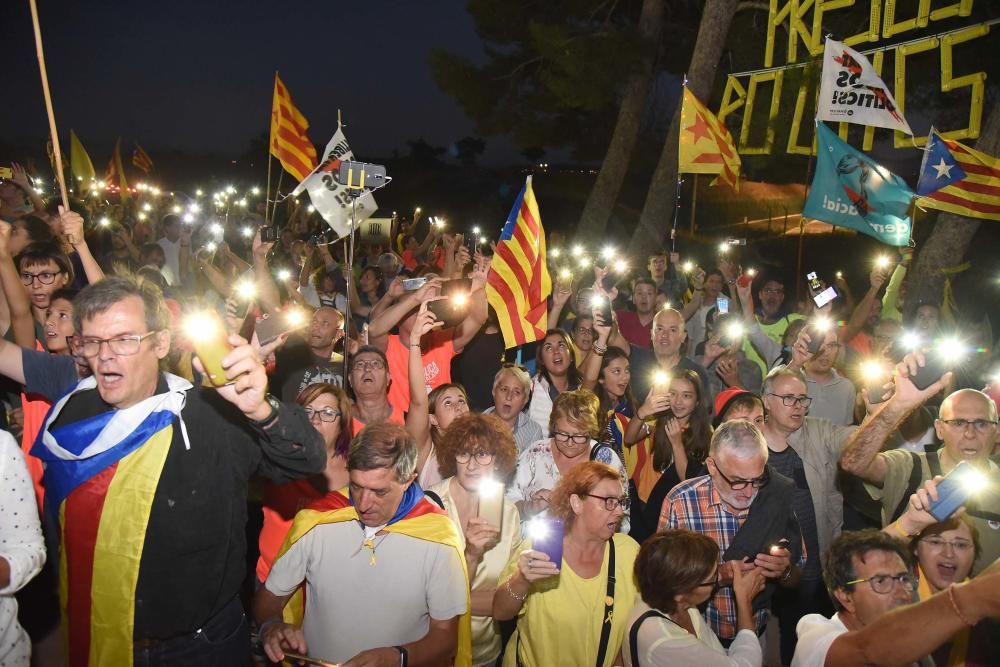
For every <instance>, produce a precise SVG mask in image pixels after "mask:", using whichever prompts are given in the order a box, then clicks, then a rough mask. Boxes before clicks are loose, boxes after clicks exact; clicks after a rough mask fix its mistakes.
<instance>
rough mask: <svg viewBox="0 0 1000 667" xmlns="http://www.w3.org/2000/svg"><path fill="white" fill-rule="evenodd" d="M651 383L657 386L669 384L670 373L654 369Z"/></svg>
mask: <svg viewBox="0 0 1000 667" xmlns="http://www.w3.org/2000/svg"><path fill="white" fill-rule="evenodd" d="M653 384H654V385H655V386H657V387H666V386H667V385H668V384H670V373H668V372H666V371H654V372H653Z"/></svg>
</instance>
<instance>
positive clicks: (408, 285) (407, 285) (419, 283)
mask: <svg viewBox="0 0 1000 667" xmlns="http://www.w3.org/2000/svg"><path fill="white" fill-rule="evenodd" d="M426 284H427V278H424V277H420V278H406V279H404V280H403V289H404V290H406V291H407V292H413V291H414V290H418V289H420V288H421V287H423V286H424V285H426Z"/></svg>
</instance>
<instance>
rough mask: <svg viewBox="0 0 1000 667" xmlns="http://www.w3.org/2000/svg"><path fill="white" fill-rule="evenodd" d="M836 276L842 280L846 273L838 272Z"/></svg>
mask: <svg viewBox="0 0 1000 667" xmlns="http://www.w3.org/2000/svg"><path fill="white" fill-rule="evenodd" d="M835 275H836V276H837V280H842V279H843V277H844V272H843V271H837V273H836V274H835Z"/></svg>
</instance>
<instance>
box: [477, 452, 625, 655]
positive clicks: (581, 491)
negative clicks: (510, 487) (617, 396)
mask: <svg viewBox="0 0 1000 667" xmlns="http://www.w3.org/2000/svg"><path fill="white" fill-rule="evenodd" d="M627 502H628V501H627V497H626V496H624V495H623V494H622V487H621V479H620V477H619V473H618V471H616V470H615V469H614V468H611V467H609V466H606V465H604V464H602V463H597V462H595V461H588V462H585V463H582V464H580V465H578V466H576V467H575V468H573V469H572V470H571V471H569V472H568V473H567V474H566V475H565V476H564V477H563V478H562V479H561V480H560V481H559V484H558V485H557V486H556V488H555V489H554V490H553V492H552V505H551V515H552V516H551V517H549V518H546V519H538V520H536V521H539V522H542V523H538V524H529V531H530V532H529V534H528V539H529V540H530V544H531V548H529V549H525V550H524V551H522V552H521V553H519V554H517V555H516V556H515V557H514V558H512V559H511V560H510V562H509V563H507V567H506V568H505V570H504V573H503V575H501V577H500V581H501V582H502V583H501V584H500V586H499V587H498V588H497V591H496V594H495V595H494V596H493V616H494V618H496V619H497V620H508V619H513V618H516V619H517V630H516V631H515V633H514V636H513V637H512V638H511V640H510V642H509V643H508V644H507V650H506V652H505V654H504V661H503V665H504V667H515V665H524V667H547V666H548V665H579V666H580V667H590V666H591V665H596V667H609V666H610V665H612V664H615V663H616V662H618V663H619V664H620V660H619V651H620V649H621V645H622V640H623V638H624V635H625V621H626V616H627V614H628V610H630V609H631V608H632V605H633V604H634V603H635V600H636V593H637V591H636V586H635V580H634V578H633V577H632V569H633V563H634V562H635V557H636V554H637V553H638V551H639V545H638V544H637V543H636V542H635V540H633V539H632V538H630V537H628V536H627V535H624V534H622V533H619V532H617V530H618V524H619V523H620V522H621V520H622V518H623V517H624V516H625V509H624V507H623V504H624V503H627ZM560 522H561V523H560ZM532 533H534V535H532ZM560 554H561V557H560ZM552 556H556V558H553V557H552ZM612 574H613V577H612V576H610V575H612Z"/></svg>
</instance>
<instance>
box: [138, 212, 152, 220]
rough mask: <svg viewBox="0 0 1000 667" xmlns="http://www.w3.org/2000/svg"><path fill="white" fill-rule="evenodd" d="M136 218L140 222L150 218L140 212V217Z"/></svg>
mask: <svg viewBox="0 0 1000 667" xmlns="http://www.w3.org/2000/svg"><path fill="white" fill-rule="evenodd" d="M136 217H137V218H139V220H140V221H142V220H145V219H146V218H148V217H149V216H147V215H146V214H145V213H142V212H140V213H139V215H137V216H136Z"/></svg>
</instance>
